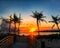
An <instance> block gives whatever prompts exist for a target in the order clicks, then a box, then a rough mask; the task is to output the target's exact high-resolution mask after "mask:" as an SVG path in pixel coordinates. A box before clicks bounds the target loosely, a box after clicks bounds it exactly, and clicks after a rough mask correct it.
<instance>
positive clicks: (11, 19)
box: [9, 15, 13, 32]
mask: <svg viewBox="0 0 60 48" xmlns="http://www.w3.org/2000/svg"><path fill="white" fill-rule="evenodd" d="M9 20H10V23H9V32H10V27H11V23H12V21H13V18H12V15H10V19H9Z"/></svg>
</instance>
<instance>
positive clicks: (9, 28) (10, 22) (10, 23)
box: [9, 20, 11, 34]
mask: <svg viewBox="0 0 60 48" xmlns="http://www.w3.org/2000/svg"><path fill="white" fill-rule="evenodd" d="M10 27H11V20H10V23H9V34H10Z"/></svg>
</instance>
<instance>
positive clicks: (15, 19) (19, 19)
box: [13, 14, 22, 34]
mask: <svg viewBox="0 0 60 48" xmlns="http://www.w3.org/2000/svg"><path fill="white" fill-rule="evenodd" d="M21 20H22V19H21V15H19V18H18V17H17V16H16V14H14V20H13V21H14V24H15V31H16V23H19V26H20V23H21ZM19 28H20V27H18V34H19Z"/></svg>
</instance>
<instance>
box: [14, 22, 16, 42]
mask: <svg viewBox="0 0 60 48" xmlns="http://www.w3.org/2000/svg"><path fill="white" fill-rule="evenodd" d="M14 24H15V28H14V43H15V41H16V22H14Z"/></svg>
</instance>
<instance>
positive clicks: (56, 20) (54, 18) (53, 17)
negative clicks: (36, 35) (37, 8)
mask: <svg viewBox="0 0 60 48" xmlns="http://www.w3.org/2000/svg"><path fill="white" fill-rule="evenodd" d="M52 19H53V21H49V22H52V23H54V24H53V26H52V28H53V27H54V26H55V25H56V26H57V28H58V29H59V26H58V24H59V22H60V18H58V15H57V16H56V17H55V16H52Z"/></svg>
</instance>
